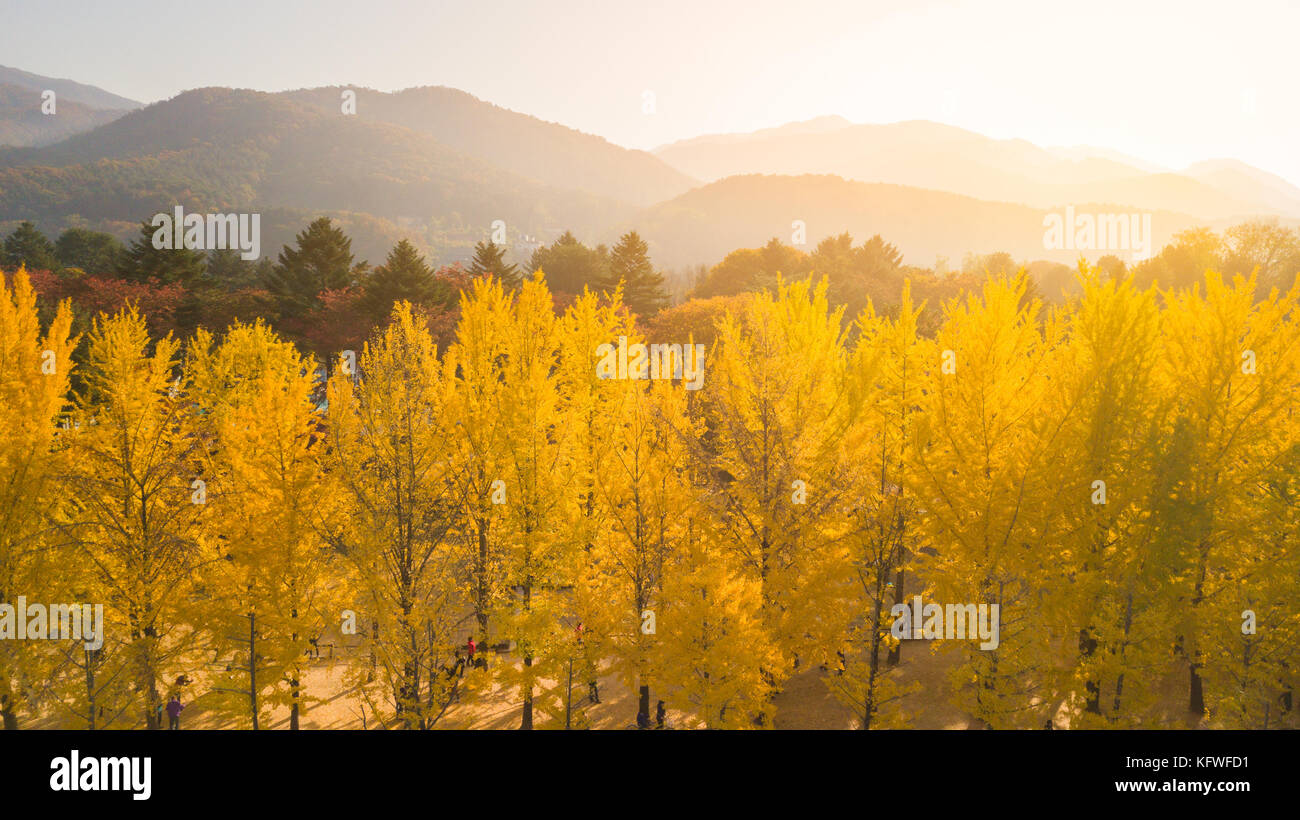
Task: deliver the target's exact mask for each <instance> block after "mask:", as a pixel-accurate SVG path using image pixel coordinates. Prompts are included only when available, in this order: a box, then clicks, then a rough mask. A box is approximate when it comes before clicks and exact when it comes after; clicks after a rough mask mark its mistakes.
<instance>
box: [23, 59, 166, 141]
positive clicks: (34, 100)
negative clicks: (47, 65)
mask: <svg viewBox="0 0 1300 820" xmlns="http://www.w3.org/2000/svg"><path fill="white" fill-rule="evenodd" d="M45 91H53V92H54V95H55V96H54V113H53V114H45V113H43V112H42V110H41V103H42V97H41V95H42V94H43V93H44V92H45ZM139 107H140V103H138V102H136V101H135V100H128V99H127V98H126V97H119V96H118V95H116V94H110V93H109V92H107V91H105V90H103V89H102V88H96V87H95V86H93V85H84V84H82V83H76V82H73V81H72V80H60V79H56V78H54V77H42V76H41V75H39V74H32V73H30V72H27V71H19V70H18V69H16V68H7V67H5V66H0V146H10V145H16V146H27V145H48V144H50V143H54V142H58V141H59V140H62V139H66V138H68V137H70V136H72V135H73V134H79V133H81V132H83V131H89V130H90V129H92V128H95V127H97V126H100V125H103V124H105V123H108V122H112V121H113V120H115V119H117V118H118V117H120V116H122V115H123V114H125V113H126V112H127V111H129V110H131V109H133V108H139Z"/></svg>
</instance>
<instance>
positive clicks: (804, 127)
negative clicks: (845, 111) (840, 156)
mask: <svg viewBox="0 0 1300 820" xmlns="http://www.w3.org/2000/svg"><path fill="white" fill-rule="evenodd" d="M852 125H853V123H851V122H849V121H848V120H846V119H844V118H843V117H841V116H839V115H831V116H826V117H814V118H813V119H811V120H803V121H802V122H792V123H787V124H785V125H779V126H777V127H775V128H762V129H759V130H758V131H751V132H748V133H740V134H706V135H704V136H702V137H692V138H690V139H684V140H679V141H677V142H674V143H671V144H670V145H661V146H659V147H658V148H656V149H654V151H655V153H656V154H657V153H659V152H660V151H664V150H665V149H667V148H669V147H674V148H682V147H687V146H699V145H732V144H735V143H737V142H752V141H755V140H765V139H769V138H771V137H782V136H793V135H797V134H824V133H826V132H827V131H838V130H840V129H841V128H849V127H851V126H852Z"/></svg>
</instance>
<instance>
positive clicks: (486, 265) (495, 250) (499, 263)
mask: <svg viewBox="0 0 1300 820" xmlns="http://www.w3.org/2000/svg"><path fill="white" fill-rule="evenodd" d="M505 257H506V249H505V246H504V245H498V244H496V243H495V242H490V241H489V242H479V243H478V244H477V245H475V246H474V258H473V259H472V260H471V261H470V263H469V272H470V273H471V274H473V275H474V276H487V275H488V274H491V275H493V276H495V277H496V278H498V279H500V280H501V281H502V282H503V283H504V284H505V285H506V286H507V287H511V288H517V287H519V284H520V282H521V281H522V277H521V276H520V275H519V266H518V265H507V264H506V259H505Z"/></svg>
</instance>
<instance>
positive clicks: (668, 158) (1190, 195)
mask: <svg viewBox="0 0 1300 820" xmlns="http://www.w3.org/2000/svg"><path fill="white" fill-rule="evenodd" d="M814 122H817V121H814ZM803 125H805V124H795V127H794V128H776V129H768V130H767V131H764V132H758V133H756V134H753V135H748V137H744V136H740V135H721V136H717V137H705V138H698V139H693V140H687V141H684V142H679V143H674V144H672V145H668V146H665V147H663V148H660V149H658V150H657V151H656V152H655V153H656V155H658V156H659V157H660V158H661V159H663V160H664V161H665V162H667V163H668V164H670V165H672V166H673V167H675V168H677V169H678V170H680V171H682V172H683V173H686V174H690V175H691V176H694V177H697V178H699V179H704V180H717V179H721V178H724V177H728V176H732V175H736V174H746V173H763V174H787V175H789V174H836V175H838V176H842V177H844V178H846V179H852V180H858V181H863V182H884V183H893V184H898V185H909V186H915V187H921V188H930V189H934V190H942V191H950V192H953V193H959V194H965V195H967V196H973V197H977V198H979V199H984V200H991V201H997V202H1011V203H1021V204H1025V205H1030V206H1034V207H1038V208H1050V207H1062V206H1064V205H1067V204H1071V203H1073V204H1078V203H1084V202H1119V203H1123V204H1124V205H1126V206H1128V207H1130V208H1135V209H1142V210H1177V211H1180V212H1184V213H1188V214H1191V215H1193V216H1196V217H1197V218H1201V219H1207V220H1218V219H1227V218H1234V217H1237V218H1241V217H1246V216H1250V215H1254V214H1260V213H1265V214H1279V213H1280V214H1285V215H1300V209H1288V208H1287V207H1286V206H1287V203H1286V201H1285V200H1281V199H1278V198H1277V197H1276V196H1274V195H1271V194H1268V193H1267V192H1266V191H1265V190H1263V189H1255V188H1251V187H1249V186H1246V185H1233V186H1230V187H1229V188H1227V189H1225V188H1222V187H1219V186H1218V185H1217V184H1213V181H1212V180H1211V179H1210V178H1208V177H1207V178H1196V177H1192V176H1187V175H1182V174H1175V173H1170V172H1163V173H1151V172H1149V171H1147V170H1143V168H1139V167H1134V166H1133V165H1129V164H1126V163H1125V162H1123V161H1121V159H1120V157H1122V155H1117V154H1114V153H1113V152H1105V151H1101V150H1096V149H1092V150H1089V149H1082V150H1081V149H1055V150H1048V149H1045V148H1040V147H1039V146H1036V145H1034V144H1032V143H1029V142H1026V141H1024V140H998V139H992V138H989V137H986V136H983V135H981V134H976V133H974V132H971V131H967V130H965V129H961V128H956V127H953V126H949V125H941V124H938V123H933V122H926V121H911V122H900V123H893V124H889V125H850V126H847V127H822V128H813V129H807V128H801V127H800V126H803Z"/></svg>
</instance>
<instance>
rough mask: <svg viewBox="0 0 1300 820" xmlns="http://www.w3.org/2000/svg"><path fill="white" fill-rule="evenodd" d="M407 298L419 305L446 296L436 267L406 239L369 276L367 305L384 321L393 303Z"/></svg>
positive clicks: (437, 300) (365, 296)
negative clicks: (435, 271)
mask: <svg viewBox="0 0 1300 820" xmlns="http://www.w3.org/2000/svg"><path fill="white" fill-rule="evenodd" d="M403 299H405V300H406V301H408V302H411V303H412V304H417V305H427V304H432V303H434V302H442V301H444V299H445V296H444V294H443V288H442V286H441V285H440V284H439V283H438V280H437V279H435V278H434V275H433V269H432V268H430V267H429V266H428V265H427V264H426V263H425V261H424V257H423V256H421V255H420V252H419V251H417V250H416V249H415V246H414V245H412V244H411V243H410V242H408V241H406V240H405V239H403V240H402V241H401V242H398V243H397V244H396V245H395V246H393V249H392V250H391V251H389V252H388V258H387V259H385V260H384V264H382V265H380V266H379V267H377V268H375V269H374V271H372V272H371V274H370V276H369V277H368V278H367V279H366V285H365V295H364V300H363V304H364V305H365V308H366V310H367V312H369V313H370V315H372V316H374V317H375V318H376V319H379V320H382V319H383V318H384V317H386V316H388V314H389V312H390V311H392V309H393V304H394V303H395V302H400V301H402V300H403Z"/></svg>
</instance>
